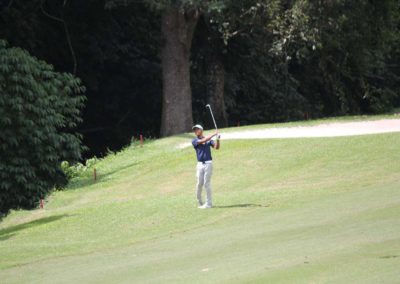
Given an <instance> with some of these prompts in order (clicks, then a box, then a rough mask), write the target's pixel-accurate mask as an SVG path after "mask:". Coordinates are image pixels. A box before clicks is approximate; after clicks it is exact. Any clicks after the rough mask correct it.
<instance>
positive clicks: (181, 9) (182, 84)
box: [107, 0, 224, 136]
mask: <svg viewBox="0 0 400 284" xmlns="http://www.w3.org/2000/svg"><path fill="white" fill-rule="evenodd" d="M131 2H132V3H135V1H133V0H131V1H129V0H128V1H121V0H110V1H108V2H107V6H108V7H115V6H118V5H127V4H130V3H131ZM145 2H146V3H147V5H148V6H149V7H150V8H151V9H152V10H153V11H155V12H156V13H158V14H161V32H162V37H163V43H162V46H161V63H162V81H163V103H162V115H161V131H160V132H161V136H169V135H173V134H177V133H182V132H186V131H188V130H189V129H190V128H191V126H192V125H193V114H192V91H191V85H190V55H191V52H190V50H191V46H192V39H193V34H194V31H195V28H196V25H197V22H198V19H199V17H200V15H201V14H203V13H207V12H210V11H213V10H218V11H221V9H222V8H223V4H224V3H223V2H224V1H223V0H213V1H202V0H171V1H167V0H146V1H145Z"/></svg>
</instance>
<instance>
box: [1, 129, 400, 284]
mask: <svg viewBox="0 0 400 284" xmlns="http://www.w3.org/2000/svg"><path fill="white" fill-rule="evenodd" d="M188 139H190V136H189V135H181V136H179V137H172V138H166V139H161V140H155V141H151V142H148V143H146V144H145V145H144V146H143V147H140V146H139V145H135V146H132V147H129V148H127V149H125V150H123V151H121V152H120V153H118V154H116V155H110V156H108V157H107V158H105V159H103V160H101V161H99V162H98V163H97V164H96V169H97V172H98V177H99V179H98V181H96V182H94V181H93V178H92V171H91V170H89V171H88V172H86V173H84V174H83V176H82V177H80V178H77V179H74V180H73V181H72V182H71V184H70V185H69V187H68V189H67V190H65V191H56V192H54V193H53V194H52V195H51V196H50V197H49V199H48V200H47V201H46V204H45V209H44V210H40V209H37V210H33V211H16V212H12V213H11V214H10V215H9V216H8V217H7V218H5V219H4V220H3V221H2V222H1V223H0V283H163V282H170V283H236V282H237V283H243V282H244V283H380V282H382V283H396V282H398V281H399V279H400V269H399V267H400V133H393V134H382V135H366V136H356V137H338V138H315V139H314V138H313V139H309V138H308V139H273V140H246V141H244V140H230V141H223V140H222V149H221V151H219V152H214V154H213V155H214V160H215V168H214V177H213V189H214V205H215V206H216V207H215V208H213V209H211V210H199V209H197V207H196V200H195V196H194V184H195V154H194V151H193V149H192V148H185V149H178V148H177V147H176V146H177V145H179V144H181V143H183V142H187V141H188Z"/></svg>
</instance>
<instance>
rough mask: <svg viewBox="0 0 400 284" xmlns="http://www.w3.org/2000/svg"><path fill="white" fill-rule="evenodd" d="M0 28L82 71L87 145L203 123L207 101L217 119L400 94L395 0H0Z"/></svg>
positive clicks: (389, 104) (337, 110)
mask: <svg viewBox="0 0 400 284" xmlns="http://www.w3.org/2000/svg"><path fill="white" fill-rule="evenodd" d="M0 38H3V39H5V40H7V41H8V42H9V43H10V45H12V46H18V47H22V48H24V49H26V50H28V51H29V52H30V53H31V54H33V55H35V56H37V57H38V58H40V59H43V60H45V61H47V62H49V63H50V64H52V65H54V66H55V69H56V70H58V71H66V72H71V73H74V74H75V75H76V76H77V77H79V78H81V79H82V81H83V84H84V85H85V86H86V89H87V91H86V96H87V98H88V100H87V103H86V108H85V110H84V114H83V119H84V122H83V124H81V125H80V126H79V130H80V132H81V133H82V134H83V135H84V142H85V143H86V144H87V145H88V146H89V148H90V150H91V151H90V152H88V153H87V154H88V155H91V154H99V153H102V152H104V150H105V149H106V148H107V147H109V148H111V149H117V148H119V147H121V146H122V145H124V144H126V143H128V142H129V140H130V139H131V137H132V135H135V134H136V135H137V134H138V133H139V132H140V133H143V134H145V135H146V136H158V135H159V134H161V135H169V134H175V133H178V132H182V131H187V130H188V129H190V125H191V124H192V122H193V117H194V120H195V121H200V122H204V123H206V124H207V123H209V121H207V119H206V117H205V116H204V104H205V103H207V102H211V103H213V105H214V106H215V107H214V108H215V109H216V111H217V117H218V121H219V123H220V124H222V125H236V124H237V123H238V122H240V123H241V124H248V123H261V122H275V121H288V120H296V119H303V118H304V116H305V115H309V116H311V117H323V116H332V115H343V114H357V113H379V112H384V111H388V110H390V109H391V108H393V107H396V106H399V104H400V102H399V100H400V99H399V95H398V94H399V78H398V74H400V73H399V72H398V68H399V67H398V62H399V47H398V46H399V44H398V43H399V3H398V1H395V0H384V1H372V0H359V1H345V0H318V1H307V0H297V1H294V0H269V1H266V0H265V1H260V0H245V1H233V0H214V1H195V0H180V1H178V0H176V1H167V0H164V1H163V0H143V1H133V0H132V1H131V0H108V1H104V0H103V1H100V0H90V1H77V0H67V1H64V0H59V1H44V0H29V1H21V0H13V1H9V0H8V1H6V0H3V1H2V5H1V26H0ZM183 38H184V39H183ZM183 42H184V43H183ZM163 98H164V99H163Z"/></svg>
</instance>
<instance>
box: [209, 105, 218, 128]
mask: <svg viewBox="0 0 400 284" xmlns="http://www.w3.org/2000/svg"><path fill="white" fill-rule="evenodd" d="M206 108H208V109H209V110H210V113H211V117H212V120H213V122H214V126H215V130H216V131H218V127H217V123H216V122H215V118H214V114H213V112H212V109H211V106H210V104H208V105H206Z"/></svg>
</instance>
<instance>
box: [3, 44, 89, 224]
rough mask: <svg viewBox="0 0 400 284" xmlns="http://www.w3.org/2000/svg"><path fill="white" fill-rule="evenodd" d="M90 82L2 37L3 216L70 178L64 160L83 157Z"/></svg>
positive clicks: (27, 206) (26, 206)
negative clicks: (81, 129)
mask: <svg viewBox="0 0 400 284" xmlns="http://www.w3.org/2000/svg"><path fill="white" fill-rule="evenodd" d="M83 92H84V87H82V86H81V82H80V80H79V79H77V78H75V77H74V76H73V75H71V74H67V73H58V72H55V71H54V70H53V67H52V66H50V65H48V64H47V63H45V62H43V61H40V60H38V59H37V58H35V57H32V56H30V55H29V53H28V52H26V51H24V50H22V49H20V48H12V47H8V46H7V43H6V42H5V41H1V40H0V217H1V215H3V216H4V215H5V214H7V213H8V212H9V210H10V209H18V208H23V209H30V208H34V207H35V206H37V204H38V202H39V200H40V199H42V198H44V197H45V196H46V194H47V193H48V192H49V191H50V190H52V189H53V188H54V187H55V186H61V185H62V184H64V183H65V182H66V177H65V174H64V172H63V171H62V170H61V161H64V160H66V161H69V162H73V161H77V160H79V159H80V158H81V151H82V146H81V137H80V135H79V134H77V133H74V132H73V131H72V129H73V128H75V127H76V126H77V124H78V123H79V122H81V118H80V110H81V109H82V107H83V103H84V99H85V97H84V96H83V95H81V94H82V93H83Z"/></svg>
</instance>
